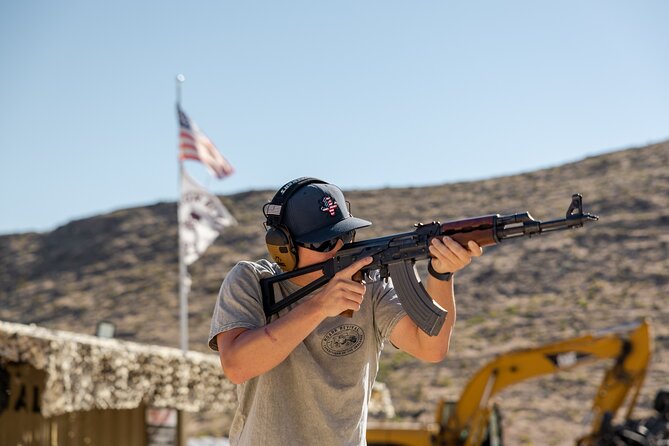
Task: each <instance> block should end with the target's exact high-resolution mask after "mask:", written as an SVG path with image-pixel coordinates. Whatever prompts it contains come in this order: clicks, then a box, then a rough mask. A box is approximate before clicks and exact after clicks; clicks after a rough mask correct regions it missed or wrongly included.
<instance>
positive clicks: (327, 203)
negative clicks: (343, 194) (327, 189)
mask: <svg viewBox="0 0 669 446" xmlns="http://www.w3.org/2000/svg"><path fill="white" fill-rule="evenodd" d="M321 203H322V204H323V207H321V211H323V212H327V213H329V214H330V216H331V217H334V215H335V211H336V210H337V208H338V207H339V206H338V205H337V202H336V201H334V200H333V199H332V197H330V196H329V195H326V196H324V197H323V199H322V200H321Z"/></svg>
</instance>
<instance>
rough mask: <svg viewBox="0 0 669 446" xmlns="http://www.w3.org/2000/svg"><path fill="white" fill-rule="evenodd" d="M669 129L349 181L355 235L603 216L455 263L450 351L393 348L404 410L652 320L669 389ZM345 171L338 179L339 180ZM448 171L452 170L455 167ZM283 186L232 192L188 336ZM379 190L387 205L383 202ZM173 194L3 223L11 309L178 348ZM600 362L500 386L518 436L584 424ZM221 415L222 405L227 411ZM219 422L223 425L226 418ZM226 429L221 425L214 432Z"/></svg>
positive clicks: (528, 440)
mask: <svg viewBox="0 0 669 446" xmlns="http://www.w3.org/2000/svg"><path fill="white" fill-rule="evenodd" d="M667 166H669V142H665V143H661V144H655V145H651V146H648V147H643V148H635V149H628V150H622V151H618V152H613V153H608V154H604V155H600V156H594V157H590V158H586V159H584V160H581V161H578V162H575V163H571V164H567V165H563V166H559V167H554V168H550V169H544V170H539V171H535V172H529V173H524V174H519V175H513V176H507V177H502V178H493V179H488V180H484V181H475V182H462V183H454V184H444V185H439V186H433V187H421V188H392V189H377V190H354V191H346V192H347V198H348V199H349V200H350V201H351V203H352V210H353V213H354V214H355V215H356V216H359V217H362V218H365V219H368V220H371V221H373V222H374V225H373V226H372V227H371V228H369V229H367V230H363V231H361V232H360V233H359V238H367V237H374V236H380V235H387V234H391V233H394V232H405V231H409V230H411V229H412V226H413V224H414V223H416V222H419V221H432V220H441V221H445V220H450V219H455V218H460V217H473V216H477V215H483V214H488V213H500V214H505V213H515V212H521V211H529V212H530V213H531V214H532V215H533V216H534V217H535V218H536V219H539V220H547V219H553V218H560V217H563V216H564V214H565V212H566V210H567V207H568V206H569V204H570V199H571V198H570V197H571V194H572V193H574V192H579V193H581V194H582V195H583V200H584V210H585V211H586V212H591V213H594V214H598V215H599V216H600V218H601V219H600V221H599V222H597V223H595V224H592V225H589V226H588V227H586V228H583V229H579V230H574V231H569V232H559V233H555V234H552V235H549V236H545V237H537V238H533V239H522V240H520V241H512V242H508V243H503V244H500V245H498V246H495V247H491V248H488V249H486V252H485V255H484V256H483V257H481V258H479V259H476V260H475V261H474V262H473V264H472V265H471V266H470V267H469V268H468V269H467V270H465V271H463V272H462V273H459V274H458V275H457V277H456V293H457V301H458V322H457V325H456V329H455V334H454V338H453V342H452V348H451V352H450V353H449V357H448V358H447V359H446V360H445V361H443V362H442V363H440V364H435V365H433V364H424V363H420V362H418V361H415V360H413V359H411V358H410V357H408V356H406V355H405V354H403V353H401V352H398V351H396V350H393V349H392V347H389V348H387V349H386V351H385V352H384V354H383V364H382V367H381V370H380V371H379V379H380V380H382V381H384V382H386V383H387V384H388V387H389V389H390V392H391V394H392V397H393V402H394V404H395V409H396V411H397V415H398V418H401V419H405V420H420V421H431V420H432V417H433V410H434V408H435V406H436V403H437V401H438V400H439V399H440V398H449V399H455V398H457V397H458V394H459V392H460V391H461V389H462V386H463V384H464V383H465V382H466V380H467V378H468V377H469V376H471V374H472V373H474V372H475V371H476V370H477V369H478V368H479V367H480V366H481V365H483V364H484V363H485V362H486V361H488V360H490V359H492V358H493V357H494V356H495V355H496V354H499V353H502V352H505V351H508V350H509V349H512V348H517V347H525V346H532V345H539V344H543V343H546V342H549V341H554V340H558V339H562V338H566V337H571V336H574V335H577V334H581V333H584V332H586V331H594V330H599V329H603V328H606V327H610V326H613V325H617V324H623V323H627V322H631V321H635V320H639V319H641V318H648V319H649V320H650V321H651V322H652V324H653V329H654V331H653V337H654V356H653V359H652V365H651V367H650V370H649V373H648V376H647V379H646V383H645V385H644V390H643V392H642V394H641V396H640V399H639V406H640V408H641V410H640V412H639V415H641V414H643V413H644V410H646V411H647V409H648V407H650V405H651V403H652V398H653V397H654V395H655V391H656V390H657V389H659V388H660V387H665V388H668V387H669V168H668V167H667ZM328 180H330V181H334V182H336V177H333V178H328ZM446 180H447V179H445V181H446ZM272 194H273V191H250V192H245V193H240V194H236V195H231V196H224V197H221V199H222V201H223V202H224V204H225V205H226V206H227V207H228V209H230V211H231V212H232V213H233V214H234V215H235V217H236V218H237V220H238V221H239V222H240V224H239V226H236V227H232V228H228V229H227V231H226V232H225V233H224V234H223V235H221V236H220V237H219V238H218V239H217V240H216V242H215V244H214V245H213V246H212V247H210V248H209V250H208V251H207V253H206V255H205V256H204V257H203V258H201V259H200V260H198V261H197V262H196V263H195V264H194V265H193V266H192V268H191V269H190V273H191V275H192V279H193V287H192V291H191V294H190V342H191V344H190V347H191V348H192V349H194V350H199V351H207V350H206V337H207V333H208V329H209V318H210V315H211V309H212V307H213V305H214V301H215V298H216V294H217V291H218V288H219V286H220V283H221V280H222V279H223V278H224V277H225V275H226V272H227V271H228V270H229V269H230V268H231V267H232V266H233V265H234V264H235V262H237V261H238V260H240V259H247V258H252V259H254V258H260V257H263V256H265V247H264V245H263V233H264V229H263V226H262V221H263V219H262V213H261V207H262V205H263V204H264V203H265V202H266V201H267V200H268V199H270V198H271V196H272ZM380 203H383V205H380ZM176 229H177V226H176V205H175V203H158V204H155V205H151V206H146V207H138V208H132V209H124V210H119V211H116V212H112V213H109V214H106V215H100V216H96V217H93V218H88V219H84V220H77V221H73V222H70V223H68V224H66V225H64V226H61V227H59V228H57V229H55V230H53V231H51V232H46V233H24V234H14V235H5V236H0V320H7V321H14V322H22V323H35V324H38V325H41V326H44V327H49V328H58V329H64V330H72V331H78V332H83V333H93V332H94V330H95V324H96V322H97V321H99V320H103V319H106V320H110V321H113V322H114V323H115V324H116V327H117V335H118V337H120V338H123V339H128V340H133V341H138V342H146V343H155V344H162V345H169V346H174V347H176V346H178V340H179V334H178V327H179V324H178V298H177V273H178V266H177V231H176ZM601 370H602V365H596V366H592V367H590V368H586V369H578V370H575V371H572V372H569V373H565V374H561V375H554V376H550V377H547V378H542V379H538V380H534V381H530V382H527V383H522V384H520V385H518V386H516V387H513V388H511V389H509V390H508V391H506V392H504V393H503V394H502V395H501V398H500V399H499V402H500V405H501V407H502V410H503V413H504V416H505V417H504V427H505V432H506V437H507V440H508V443H509V444H512V445H516V444H519V445H520V444H536V445H543V444H546V445H567V444H572V441H573V438H575V437H576V436H577V435H578V434H579V433H581V432H583V430H584V427H583V425H582V422H583V418H584V416H585V415H586V413H587V409H588V406H589V404H590V401H591V400H592V398H593V396H594V393H595V390H596V387H597V383H598V380H599V379H600V377H601ZM219 419H220V418H219ZM220 424H221V423H220V421H219V422H218V425H220ZM217 429H218V428H210V430H211V432H210V433H214V434H218V433H221V432H223V431H224V430H223V429H224V428H223V427H221V432H215V430H217Z"/></svg>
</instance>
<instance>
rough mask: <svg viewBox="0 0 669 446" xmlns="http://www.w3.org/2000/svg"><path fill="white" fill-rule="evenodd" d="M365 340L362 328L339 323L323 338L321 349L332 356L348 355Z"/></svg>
mask: <svg viewBox="0 0 669 446" xmlns="http://www.w3.org/2000/svg"><path fill="white" fill-rule="evenodd" d="M364 340H365V332H364V331H362V328H360V327H358V326H357V325H353V324H346V325H340V326H339V327H337V328H333V329H332V330H330V331H329V332H328V334H326V335H325V337H324V338H323V342H322V346H323V350H325V352H326V353H327V354H329V355H332V356H345V355H350V354H351V353H353V352H354V351H356V350H357V349H359V348H360V346H361V345H362V343H363V341H364Z"/></svg>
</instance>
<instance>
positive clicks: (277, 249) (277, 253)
mask: <svg viewBox="0 0 669 446" xmlns="http://www.w3.org/2000/svg"><path fill="white" fill-rule="evenodd" d="M265 243H266V244H267V251H269V255H270V256H271V257H272V259H273V260H274V261H275V262H276V263H277V264H278V265H279V266H280V267H281V269H282V270H283V271H284V272H288V271H293V270H294V269H295V268H296V267H297V249H296V248H295V246H294V245H293V240H292V239H291V237H290V233H289V232H288V230H287V229H286V228H283V227H270V228H268V229H267V233H266V234H265Z"/></svg>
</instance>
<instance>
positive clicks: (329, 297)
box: [311, 257, 372, 317]
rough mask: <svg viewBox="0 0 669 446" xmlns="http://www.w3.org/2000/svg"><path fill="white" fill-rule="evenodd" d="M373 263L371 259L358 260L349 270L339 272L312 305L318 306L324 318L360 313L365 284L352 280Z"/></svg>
mask: <svg viewBox="0 0 669 446" xmlns="http://www.w3.org/2000/svg"><path fill="white" fill-rule="evenodd" d="M371 262H372V258H371V257H366V258H364V259H360V260H357V261H356V262H354V263H352V264H351V265H350V266H348V267H347V268H344V269H343V270H341V271H339V272H338V273H337V274H335V275H334V277H333V278H332V279H331V280H330V281H329V282H328V283H327V285H325V287H324V288H323V289H322V290H321V291H320V292H319V293H318V294H316V295H315V296H314V297H313V298H312V299H311V303H312V304H313V305H317V308H318V310H319V311H320V313H321V314H322V315H323V316H324V317H333V316H337V315H339V314H341V313H342V312H344V311H346V310H353V311H358V310H359V309H360V305H361V304H362V299H363V297H364V295H365V290H366V287H365V283H364V282H363V283H359V282H356V281H355V280H353V279H352V277H353V275H354V274H355V273H357V272H358V271H359V270H360V269H361V268H362V267H363V266H365V265H368V264H370V263H371Z"/></svg>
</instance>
